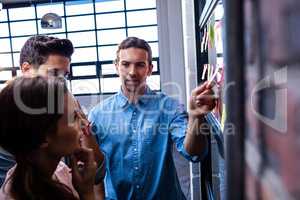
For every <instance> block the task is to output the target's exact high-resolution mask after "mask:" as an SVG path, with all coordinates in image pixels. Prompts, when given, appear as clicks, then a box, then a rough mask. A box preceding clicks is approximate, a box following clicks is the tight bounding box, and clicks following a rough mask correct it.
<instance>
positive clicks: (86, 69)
mask: <svg viewBox="0 0 300 200" xmlns="http://www.w3.org/2000/svg"><path fill="white" fill-rule="evenodd" d="M72 75H73V76H94V75H96V66H95V65H86V66H72Z"/></svg>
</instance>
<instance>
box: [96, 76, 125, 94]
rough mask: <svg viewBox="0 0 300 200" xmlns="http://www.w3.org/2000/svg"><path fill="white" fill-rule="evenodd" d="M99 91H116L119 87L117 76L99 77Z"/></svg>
mask: <svg viewBox="0 0 300 200" xmlns="http://www.w3.org/2000/svg"><path fill="white" fill-rule="evenodd" d="M100 81H101V92H103V93H111V92H117V91H119V89H120V80H119V77H116V78H101V80H100Z"/></svg>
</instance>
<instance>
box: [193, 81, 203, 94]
mask: <svg viewBox="0 0 300 200" xmlns="http://www.w3.org/2000/svg"><path fill="white" fill-rule="evenodd" d="M205 89H206V82H204V83H203V84H202V85H200V86H198V87H196V88H195V89H194V90H193V91H192V96H197V95H198V94H201V93H202V92H203V91H204V90H205Z"/></svg>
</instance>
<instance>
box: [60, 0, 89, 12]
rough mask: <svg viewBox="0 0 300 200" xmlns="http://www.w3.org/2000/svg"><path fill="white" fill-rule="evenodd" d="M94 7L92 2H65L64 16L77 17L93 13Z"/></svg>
mask: <svg viewBox="0 0 300 200" xmlns="http://www.w3.org/2000/svg"><path fill="white" fill-rule="evenodd" d="M93 12H94V6H93V1H92V0H87V1H84V2H82V1H81V2H80V1H79V2H76V1H75V2H66V15H79V14H87V13H93Z"/></svg>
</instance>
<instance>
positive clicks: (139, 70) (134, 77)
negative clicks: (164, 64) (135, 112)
mask: <svg viewBox="0 0 300 200" xmlns="http://www.w3.org/2000/svg"><path fill="white" fill-rule="evenodd" d="M152 68H153V66H152V65H150V64H149V62H148V53H147V51H145V50H144V49H140V48H133V47H132V48H128V49H122V50H120V52H119V61H118V63H116V70H117V72H118V74H119V76H120V79H121V82H122V89H123V91H124V92H125V93H136V92H139V93H140V92H143V91H144V89H145V86H146V79H147V76H150V75H151V73H152Z"/></svg>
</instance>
